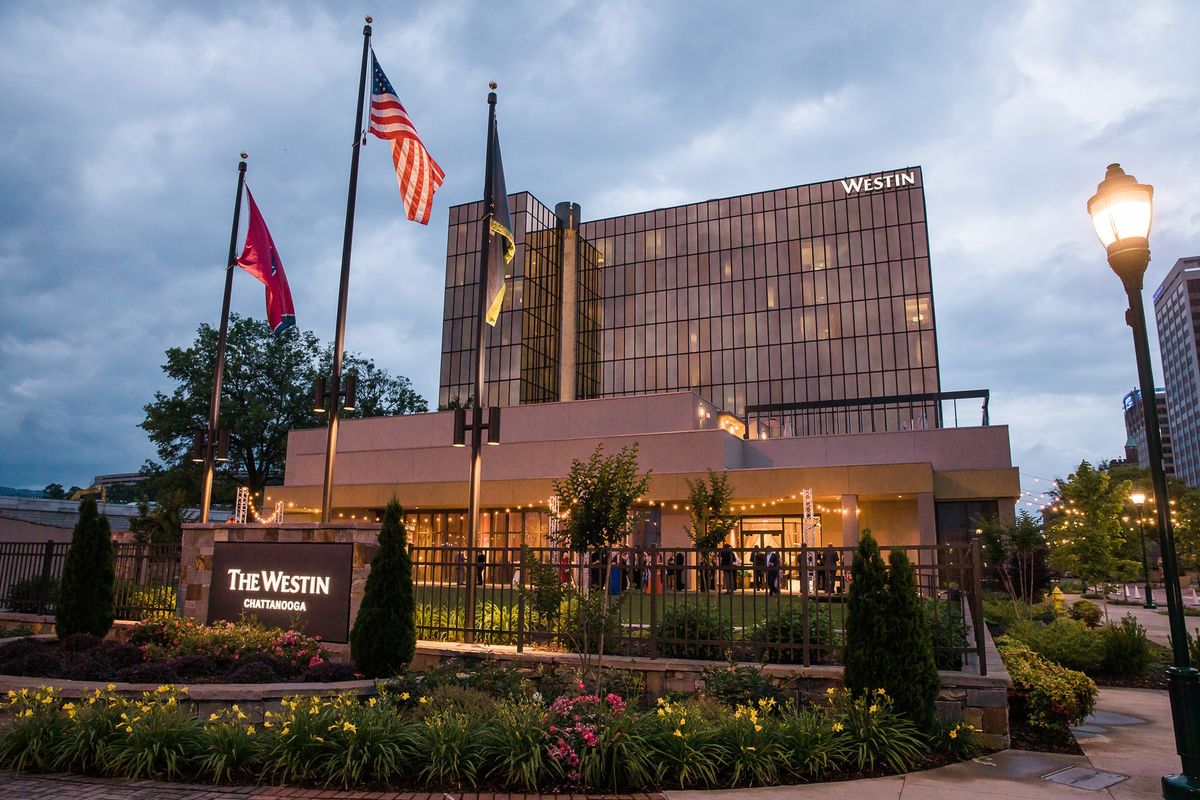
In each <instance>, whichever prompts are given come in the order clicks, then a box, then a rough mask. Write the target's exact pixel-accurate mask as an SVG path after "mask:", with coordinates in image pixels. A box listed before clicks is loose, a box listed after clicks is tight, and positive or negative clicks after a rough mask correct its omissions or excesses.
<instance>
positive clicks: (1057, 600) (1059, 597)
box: [1050, 586, 1065, 615]
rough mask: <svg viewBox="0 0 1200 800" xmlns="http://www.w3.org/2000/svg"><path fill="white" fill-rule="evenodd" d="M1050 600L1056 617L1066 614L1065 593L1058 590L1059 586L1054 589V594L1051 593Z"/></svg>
mask: <svg viewBox="0 0 1200 800" xmlns="http://www.w3.org/2000/svg"><path fill="white" fill-rule="evenodd" d="M1050 600H1051V602H1052V603H1053V609H1054V613H1055V614H1056V615H1058V614H1062V613H1063V612H1064V610H1065V609H1064V604H1063V593H1062V589H1060V588H1058V587H1057V586H1055V587H1054V590H1053V591H1052V592H1050Z"/></svg>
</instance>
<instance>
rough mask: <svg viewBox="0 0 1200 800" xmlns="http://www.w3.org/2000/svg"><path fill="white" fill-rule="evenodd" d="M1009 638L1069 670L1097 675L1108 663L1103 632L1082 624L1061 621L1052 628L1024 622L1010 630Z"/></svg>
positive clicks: (1051, 626) (1070, 620)
mask: <svg viewBox="0 0 1200 800" xmlns="http://www.w3.org/2000/svg"><path fill="white" fill-rule="evenodd" d="M1009 635H1010V636H1012V637H1014V638H1016V639H1019V640H1020V641H1022V642H1024V643H1025V644H1027V645H1029V647H1031V648H1032V649H1033V650H1034V651H1035V652H1036V653H1038V655H1041V656H1044V657H1046V658H1048V659H1050V660H1051V661H1053V662H1055V663H1056V664H1059V665H1060V666H1063V667H1066V668H1067V669H1073V670H1078V671H1080V672H1087V673H1089V674H1090V673H1095V672H1098V671H1099V669H1100V664H1101V662H1102V661H1103V660H1104V634H1103V632H1102V631H1099V630H1093V629H1091V628H1089V627H1087V625H1085V624H1084V623H1082V622H1080V621H1078V620H1073V619H1067V618H1066V617H1060V618H1058V619H1055V620H1054V621H1053V622H1051V623H1050V624H1049V625H1041V624H1039V623H1036V622H1022V623H1019V624H1017V625H1014V626H1013V627H1012V628H1010V629H1009Z"/></svg>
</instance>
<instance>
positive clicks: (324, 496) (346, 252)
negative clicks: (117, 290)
mask: <svg viewBox="0 0 1200 800" xmlns="http://www.w3.org/2000/svg"><path fill="white" fill-rule="evenodd" d="M370 53H371V18H370V17H367V24H366V25H364V26H363V51H362V70H361V72H359V76H358V94H357V95H356V101H355V102H356V105H357V108H356V109H355V116H354V148H353V151H352V155H351V157H350V190H349V192H348V194H347V196H346V232H345V235H344V237H343V239H342V277H341V282H340V283H339V284H338V305H337V325H336V328H335V333H334V337H333V375H332V380H331V381H330V384H329V406H328V408H327V410H328V412H329V437H328V440H327V443H326V447H325V484H324V487H323V489H322V492H321V522H325V523H328V522H331V521H332V518H333V462H334V457H335V456H336V454H337V438H338V417H339V416H340V412H341V383H342V352H343V351H344V350H345V349H346V300H347V296H348V295H349V293H350V247H351V244H352V243H353V240H354V201H355V197H356V195H357V192H358V154H359V152H360V150H361V149H362V141H363V93H364V92H365V91H366V88H367V56H369V55H370Z"/></svg>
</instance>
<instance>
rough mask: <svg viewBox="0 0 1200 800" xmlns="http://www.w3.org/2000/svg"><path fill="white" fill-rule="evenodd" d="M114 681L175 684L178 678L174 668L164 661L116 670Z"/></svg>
mask: <svg viewBox="0 0 1200 800" xmlns="http://www.w3.org/2000/svg"><path fill="white" fill-rule="evenodd" d="M116 679H117V680H119V681H121V682H123V683H158V684H163V683H175V682H176V681H178V680H179V676H178V675H177V674H176V673H175V668H174V667H173V666H171V664H170V663H168V662H165V661H150V662H147V663H145V664H138V665H136V666H132V667H125V668H124V669H119V670H117V674H116Z"/></svg>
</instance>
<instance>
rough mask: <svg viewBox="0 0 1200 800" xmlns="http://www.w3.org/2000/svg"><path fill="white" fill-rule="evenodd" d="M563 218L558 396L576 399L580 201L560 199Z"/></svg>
mask: <svg viewBox="0 0 1200 800" xmlns="http://www.w3.org/2000/svg"><path fill="white" fill-rule="evenodd" d="M554 213H555V215H556V216H557V217H558V218H559V220H561V221H562V226H563V232H562V263H561V264H560V265H559V266H560V267H561V269H562V297H561V304H560V306H559V311H560V317H559V323H558V335H559V339H558V399H559V401H564V400H574V399H576V398H575V352H576V340H577V338H578V334H577V326H576V314H577V309H578V302H577V296H578V292H577V290H576V283H577V281H578V278H579V258H578V255H577V254H578V247H579V204H578V203H569V202H562V203H558V204H556V205H555V206H554Z"/></svg>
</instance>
